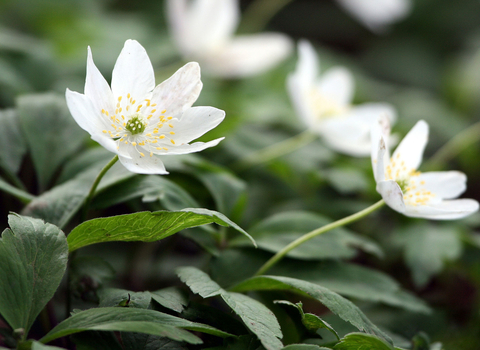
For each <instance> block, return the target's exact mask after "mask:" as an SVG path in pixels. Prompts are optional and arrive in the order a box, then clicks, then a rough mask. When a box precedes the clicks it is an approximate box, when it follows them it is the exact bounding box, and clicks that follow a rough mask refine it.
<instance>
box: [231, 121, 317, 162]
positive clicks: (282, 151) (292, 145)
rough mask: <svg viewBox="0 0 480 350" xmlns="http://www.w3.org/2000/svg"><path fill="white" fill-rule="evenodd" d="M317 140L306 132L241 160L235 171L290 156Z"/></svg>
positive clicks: (313, 135)
mask: <svg viewBox="0 0 480 350" xmlns="http://www.w3.org/2000/svg"><path fill="white" fill-rule="evenodd" d="M316 138H317V136H316V135H315V134H312V133H311V132H310V131H309V130H306V131H304V132H302V133H300V134H298V135H295V136H293V137H290V138H288V139H286V140H283V141H281V142H278V143H275V144H273V145H270V146H268V147H266V148H263V149H261V150H258V151H256V152H253V153H250V154H249V155H248V156H246V157H245V158H243V159H240V160H239V161H237V162H236V163H234V164H233V169H235V170H237V171H243V170H247V169H249V168H252V167H254V166H255V165H259V164H263V163H267V162H269V161H271V160H273V159H275V158H278V157H281V156H284V155H286V154H289V153H291V152H293V151H295V150H297V149H299V148H301V147H303V146H305V145H307V144H309V143H310V142H312V141H314V140H315V139H316Z"/></svg>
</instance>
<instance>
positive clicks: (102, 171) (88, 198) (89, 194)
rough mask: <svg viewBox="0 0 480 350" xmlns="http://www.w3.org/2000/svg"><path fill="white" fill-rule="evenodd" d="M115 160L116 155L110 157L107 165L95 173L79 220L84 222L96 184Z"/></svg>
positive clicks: (116, 158)
mask: <svg viewBox="0 0 480 350" xmlns="http://www.w3.org/2000/svg"><path fill="white" fill-rule="evenodd" d="M117 160H118V156H117V155H116V156H115V157H113V158H112V160H111V161H110V162H108V164H107V165H105V167H104V168H103V169H102V170H101V171H100V173H99V174H98V175H97V178H96V179H95V182H94V183H93V185H92V187H91V188H90V192H88V196H87V198H85V204H84V205H83V210H82V220H81V221H82V222H84V221H85V219H86V218H87V213H88V209H89V208H90V203H91V202H92V199H93V196H94V194H95V190H96V189H97V187H98V184H99V183H100V181H101V180H102V178H103V176H104V175H105V174H106V172H107V171H108V170H109V169H110V168H111V167H112V166H113V165H114V164H115V163H116V162H117Z"/></svg>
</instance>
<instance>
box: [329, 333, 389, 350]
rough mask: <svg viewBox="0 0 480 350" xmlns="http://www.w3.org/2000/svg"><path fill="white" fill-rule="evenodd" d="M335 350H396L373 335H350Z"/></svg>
mask: <svg viewBox="0 0 480 350" xmlns="http://www.w3.org/2000/svg"><path fill="white" fill-rule="evenodd" d="M334 349H335V350H370V349H375V350H394V348H393V346H392V345H391V344H389V343H387V342H386V341H384V340H383V339H380V338H377V337H375V336H373V335H371V334H364V333H350V334H347V335H346V336H345V337H344V338H343V339H342V341H341V342H340V343H338V344H337V345H335V346H334Z"/></svg>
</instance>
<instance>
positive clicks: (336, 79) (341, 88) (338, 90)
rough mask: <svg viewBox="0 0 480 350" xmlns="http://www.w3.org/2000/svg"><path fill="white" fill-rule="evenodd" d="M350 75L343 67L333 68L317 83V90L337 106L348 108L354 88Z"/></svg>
mask: <svg viewBox="0 0 480 350" xmlns="http://www.w3.org/2000/svg"><path fill="white" fill-rule="evenodd" d="M354 85H355V83H354V81H353V75H352V73H351V72H350V71H349V70H348V69H346V68H344V67H333V68H330V69H328V70H326V71H325V73H323V75H322V76H321V77H320V79H319V80H318V83H317V88H318V90H319V91H320V93H321V94H322V95H324V96H325V97H326V98H328V99H331V100H332V101H335V103H337V104H338V105H339V106H348V105H350V104H351V102H352V99H353V92H354V88H355V86H354Z"/></svg>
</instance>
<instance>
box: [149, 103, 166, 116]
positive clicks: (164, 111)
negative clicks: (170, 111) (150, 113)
mask: <svg viewBox="0 0 480 350" xmlns="http://www.w3.org/2000/svg"><path fill="white" fill-rule="evenodd" d="M152 106H153V105H152ZM165 113H167V110H166V109H164V110H163V111H162V114H165Z"/></svg>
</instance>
